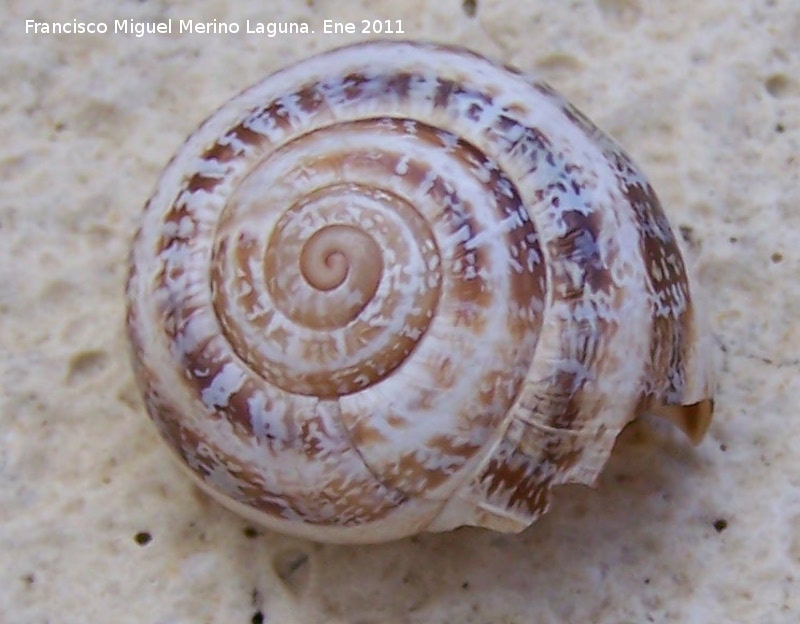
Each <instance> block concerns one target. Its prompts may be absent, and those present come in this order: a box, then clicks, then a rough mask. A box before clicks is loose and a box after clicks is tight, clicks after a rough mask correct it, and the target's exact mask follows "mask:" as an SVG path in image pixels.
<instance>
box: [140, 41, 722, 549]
mask: <svg viewBox="0 0 800 624" xmlns="http://www.w3.org/2000/svg"><path fill="white" fill-rule="evenodd" d="M128 301H129V312H128V331H129V336H130V338H131V342H132V344H133V352H134V365H135V369H136V372H137V378H138V380H139V383H140V385H141V387H142V388H143V391H144V395H145V399H146V404H147V407H148V411H149V412H150V414H151V416H152V418H153V419H154V421H155V422H156V424H157V425H158V426H159V429H160V431H161V433H162V435H163V436H164V437H165V438H166V439H167V441H168V442H169V443H170V445H171V446H172V447H173V448H174V449H175V450H176V451H177V452H178V454H179V455H180V456H181V458H182V460H183V462H184V464H185V465H187V466H188V467H189V469H190V470H191V472H192V473H193V474H194V476H195V477H196V478H197V479H198V481H199V482H200V483H201V484H202V485H203V486H204V487H206V489H208V490H209V491H210V492H211V493H212V494H214V495H215V496H217V497H218V498H220V499H221V500H222V501H223V502H224V503H226V504H227V505H229V506H231V507H233V508H235V509H236V510H238V511H240V512H242V513H244V514H246V515H248V516H249V517H251V518H254V519H257V520H259V521H261V522H264V523H266V524H267V525H269V526H272V527H274V528H277V529H279V530H283V531H286V532H291V533H296V534H299V535H305V536H308V537H312V538H316V539H322V540H332V541H379V540H383V539H391V538H394V537H400V536H403V535H408V534H412V533H415V532H418V531H421V530H442V529H447V528H451V527H453V526H458V525H460V524H479V525H483V526H489V527H493V528H497V529H501V530H519V529H521V528H523V527H524V526H527V525H528V524H529V523H530V522H531V521H532V520H533V519H535V518H536V517H537V516H538V515H539V514H540V513H541V512H542V511H544V509H545V508H546V505H547V493H548V490H549V488H550V487H551V486H552V485H554V484H557V483H561V482H565V481H582V482H591V481H592V480H593V479H594V478H595V476H596V475H597V473H598V472H599V470H600V468H601V467H602V465H603V463H604V462H605V460H606V458H607V455H608V453H609V452H610V449H611V446H612V445H613V441H614V439H615V438H616V435H617V434H618V432H619V431H620V429H621V428H622V427H623V426H624V425H625V424H626V423H627V422H629V421H630V420H631V419H632V418H633V417H634V416H635V415H636V413H637V412H638V411H641V410H642V409H643V408H647V407H651V406H657V405H659V404H668V405H682V404H694V403H697V402H698V401H701V400H702V399H705V398H706V393H707V391H708V386H709V381H708V379H707V376H706V375H707V372H706V369H705V368H704V367H703V366H702V365H700V364H698V363H697V361H698V359H699V355H698V349H699V348H698V346H697V343H698V340H697V334H698V331H697V328H696V325H695V322H694V312H693V307H692V300H691V295H690V292H689V285H688V281H687V278H686V273H685V268H684V266H683V261H682V259H681V256H680V252H679V250H678V247H677V245H676V243H675V240H674V237H673V234H672V232H671V231H670V228H669V225H668V224H667V222H666V219H665V217H664V215H663V213H662V211H661V208H660V206H659V204H658V200H657V199H656V196H655V194H654V193H653V191H652V189H651V187H650V186H649V184H648V183H647V181H646V180H645V179H644V177H643V176H642V174H641V173H640V172H639V171H638V169H637V168H636V167H635V166H634V165H633V163H632V162H631V161H630V160H629V159H628V158H627V156H625V154H624V153H623V152H622V151H621V150H620V149H619V148H618V147H617V146H616V145H615V144H614V143H613V142H611V140H609V139H608V138H606V137H605V136H604V135H603V134H602V133H600V132H599V131H598V130H597V129H596V128H595V127H594V126H593V125H592V124H591V123H590V122H589V121H588V120H586V119H585V118H584V117H583V116H582V115H581V114H580V113H578V112H577V111H576V110H575V109H574V108H572V107H571V106H570V105H569V104H568V103H566V102H565V101H564V100H563V99H561V98H560V97H559V96H557V95H556V94H555V93H553V92H552V90H550V89H549V88H548V87H547V86H545V85H543V84H541V83H538V82H535V81H533V80H531V79H530V78H528V77H526V76H523V75H521V74H519V73H517V72H515V71H512V70H508V69H505V68H501V67H498V66H497V65H494V64H492V63H491V62H489V61H487V60H485V59H483V58H482V57H479V56H477V55H474V54H472V53H470V52H467V51H464V50H461V49H453V48H446V47H441V46H433V45H422V44H412V43H389V42H375V43H368V44H360V45H356V46H351V47H347V48H342V49H339V50H335V51H332V52H328V53H326V54H322V55H320V56H317V57H314V58H312V59H309V60H307V61H304V62H301V63H299V64H297V65H294V66H292V67H289V68H287V69H285V70H283V71H280V72H278V73H277V74H274V75H272V76H270V77H269V78H267V79H266V80H264V81H263V82H262V83H260V84H258V85H256V86H255V87H253V88H251V89H249V90H247V91H245V92H244V93H242V94H241V95H239V96H238V97H236V98H234V99H233V100H231V101H230V102H228V103H227V104H226V105H225V106H224V107H223V108H222V109H220V110H219V111H218V112H217V113H215V114H214V115H213V116H212V117H210V118H209V119H208V120H207V121H206V122H205V123H204V124H203V125H202V126H201V127H200V128H199V129H198V130H197V131H196V132H195V133H194V134H193V135H192V136H191V137H190V138H189V140H188V141H187V143H186V145H185V146H184V147H183V148H182V149H181V150H180V151H179V152H178V154H177V155H176V157H175V158H174V159H173V161H172V162H171V163H170V165H169V166H168V167H167V169H166V171H165V172H164V174H163V176H162V179H161V182H160V184H159V186H158V189H157V191H156V193H155V195H154V196H153V198H152V199H151V200H150V202H149V203H148V206H147V208H146V210H145V215H144V222H143V225H142V228H141V230H140V232H139V233H138V235H137V238H136V241H135V243H134V248H133V252H132V256H131V274H130V279H129V283H128ZM687 426H689V425H687ZM696 427H701V425H696Z"/></svg>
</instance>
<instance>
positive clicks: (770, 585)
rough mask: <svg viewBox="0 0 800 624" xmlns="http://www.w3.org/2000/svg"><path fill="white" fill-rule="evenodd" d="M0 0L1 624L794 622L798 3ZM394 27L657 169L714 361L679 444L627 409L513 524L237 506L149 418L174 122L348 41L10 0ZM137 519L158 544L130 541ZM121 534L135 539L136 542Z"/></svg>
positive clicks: (798, 567)
mask: <svg viewBox="0 0 800 624" xmlns="http://www.w3.org/2000/svg"><path fill="white" fill-rule="evenodd" d="M399 5H401V3H400V2H392V1H389V0H385V1H384V0H375V1H368V0H363V1H361V2H352V1H350V2H344V1H339V2H336V1H330V2H325V1H322V0H307V1H305V2H301V1H295V2H289V1H285V2H282V3H281V2H269V3H267V2H263V1H260V0H247V1H242V2H236V3H234V2H231V1H226V0H205V1H199V2H191V3H190V2H180V3H169V2H166V1H165V0H148V1H146V2H133V1H125V2H104V1H102V0H82V1H79V2H76V1H73V2H70V3H67V2H59V1H57V0H53V1H51V2H45V1H43V0H40V1H38V2H23V1H22V0H5V2H4V15H2V16H0V19H2V23H1V24H0V67H2V70H0V111H2V115H0V179H2V187H0V348H2V351H0V384H1V385H0V560H1V561H2V564H1V565H0V622H4V623H5V622H9V623H34V622H35V623H44V622H60V623H72V622H75V623H79V622H80V623H82V622H116V623H126V622H136V623H142V622H145V623H153V624H174V623H189V622H193V623H194V622H201V623H202V622H224V623H235V622H241V623H243V624H246V623H248V622H260V621H263V622H273V623H275V622H280V623H288V624H290V623H295V622H297V623H311V622H325V623H331V624H338V623H351V624H376V623H384V622H385V623H398V624H399V623H426V624H428V623H430V624H436V623H447V622H464V623H475V624H511V623H515V624H522V623H536V624H538V623H542V624H550V623H556V622H559V623H560V622H574V623H584V622H599V623H604V624H622V623H634V622H635V623H642V622H681V623H683V622H701V623H705V622H763V623H768V624H780V623H783V622H786V623H790V622H791V623H794V622H797V621H798V620H799V619H800V416H799V415H798V408H797V407H796V406H797V405H798V403H799V402H800V376H798V372H800V330H798V323H797V317H798V315H800V281H798V275H800V248H799V246H798V242H797V241H798V233H799V232H800V208H798V206H799V205H800V182H799V181H798V178H800V175H798V171H800V162H798V148H799V146H800V4H799V3H798V2H797V0H766V1H765V0H743V1H741V2H735V3H734V2H727V1H725V0H673V1H670V2H649V1H647V0H595V1H589V0H586V1H583V0H575V1H570V2H566V1H564V0H526V1H522V0H478V2H477V7H476V10H475V12H474V15H470V13H472V10H470V7H468V6H467V7H465V6H462V0H437V1H436V2H422V1H416V2H407V3H403V5H402V6H399ZM168 17H171V18H173V19H175V20H177V19H195V20H211V19H218V20H225V21H237V22H238V23H240V24H242V25H244V21H245V20H246V19H248V18H249V19H251V20H260V21H264V22H267V21H284V20H293V21H306V22H308V23H309V25H310V27H311V28H314V29H316V30H317V31H318V32H319V31H321V28H322V20H323V19H326V18H330V19H338V20H360V19H362V18H383V19H386V18H390V19H401V20H403V27H404V29H405V31H406V37H407V38H414V39H432V40H437V41H442V42H448V43H461V44H468V45H470V46H471V47H473V48H475V49H477V50H478V51H481V52H483V53H486V54H488V55H490V56H493V57H495V58H498V59H501V60H503V61H505V62H509V63H512V64H515V65H517V66H519V67H521V68H524V69H526V70H531V71H535V72H538V73H539V74H540V75H542V76H544V77H545V78H546V79H547V80H548V81H550V82H551V83H552V84H553V85H554V86H555V87H556V88H557V89H558V90H560V91H561V92H562V93H564V94H565V95H566V96H567V97H569V98H570V99H571V100H572V101H574V102H575V103H576V104H577V105H578V106H579V107H580V108H581V109H583V110H584V111H585V112H586V113H587V114H588V115H589V116H590V117H591V118H593V119H594V120H595V121H596V122H597V123H598V124H600V125H601V126H602V127H604V128H605V129H606V130H608V131H610V132H611V133H612V134H613V135H615V136H616V137H617V139H618V140H619V141H620V142H621V143H622V144H623V145H624V146H625V147H626V148H627V149H628V150H629V152H630V153H631V154H632V155H633V156H634V158H635V159H636V160H637V161H638V162H639V163H640V164H641V165H642V166H643V167H644V169H645V170H646V171H647V172H648V173H649V175H650V177H651V181H652V183H653V184H654V186H655V187H656V189H657V190H658V191H659V194H660V195H661V198H662V200H663V202H664V204H665V206H666V209H667V213H668V215H669V217H670V219H671V222H672V224H673V226H674V227H675V228H676V229H677V228H679V227H680V228H681V230H682V232H683V235H684V239H685V242H686V243H687V247H688V248H689V250H690V253H691V255H692V256H693V257H695V258H696V259H697V261H698V266H699V268H700V271H701V287H702V289H703V291H704V292H705V293H706V296H707V298H708V299H709V301H710V306H711V320H712V322H713V324H714V333H715V341H714V342H715V344H716V346H717V348H718V350H719V359H720V362H721V376H720V388H719V394H718V400H717V408H718V409H717V417H716V420H715V422H714V424H713V426H712V428H711V431H710V435H709V437H708V438H706V440H705V441H704V442H703V444H702V445H701V446H700V447H698V448H696V449H695V448H692V447H689V446H688V445H687V444H686V443H685V442H684V440H683V439H682V438H681V437H680V436H679V435H678V434H676V433H675V432H673V431H672V430H670V429H667V428H664V427H660V426H658V425H657V424H654V423H652V422H649V421H647V422H639V423H635V424H634V425H633V426H631V427H630V428H629V429H628V430H627V431H626V432H625V433H624V434H623V436H622V437H621V439H620V442H619V444H618V445H617V448H616V450H615V453H614V456H613V458H612V460H611V462H610V463H609V465H608V466H607V468H606V471H605V473H604V475H603V477H602V478H601V480H600V482H599V486H598V488H597V489H596V490H588V489H585V488H580V487H565V488H562V489H561V490H559V491H558V492H557V493H556V495H555V500H554V505H553V509H552V512H551V513H550V514H549V515H548V516H546V517H545V518H544V519H542V520H541V521H539V522H538V523H537V524H535V525H534V526H533V527H532V528H531V529H529V530H527V531H526V532H524V533H523V534H521V535H519V536H507V535H497V534H492V533H489V532H484V531H480V530H475V529H462V530H459V531H456V532H454V533H450V534H444V535H425V536H421V537H417V538H413V539H409V540H404V541H401V542H396V543H391V544H387V545H381V546H370V547H366V546H365V547H341V546H321V545H315V544H312V543H309V542H305V541H302V540H298V539H291V538H285V537H281V536H278V535H275V534H272V533H268V532H262V531H260V530H258V531H256V530H253V529H252V528H248V525H247V523H246V522H244V521H242V520H240V519H238V518H237V517H235V516H233V515H232V514H230V513H228V512H227V511H224V510H222V509H221V508H219V507H218V506H217V505H216V504H213V503H212V502H210V501H209V500H208V499H207V498H206V497H205V496H203V495H201V494H200V493H199V492H198V491H197V490H196V489H194V487H193V486H192V485H190V483H189V482H188V480H187V479H186V478H185V477H184V475H183V474H182V473H180V472H179V471H178V469H177V467H176V466H175V465H174V464H173V463H172V461H171V459H170V457H169V455H168V453H167V450H166V448H165V447H164V446H163V445H162V444H161V443H160V441H159V440H158V439H157V436H156V434H155V431H154V429H153V428H152V426H151V425H150V423H149V422H148V420H147V418H146V417H145V415H144V412H143V408H142V405H141V403H140V401H139V398H138V394H137V391H136V389H135V386H134V383H133V378H132V375H131V372H130V370H129V366H128V359H127V346H126V342H125V337H124V333H123V315H124V302H123V294H122V289H123V282H124V278H125V273H126V266H125V262H126V254H127V250H128V245H129V240H130V237H131V236H132V234H133V232H134V230H135V228H136V224H137V219H138V216H139V213H140V211H141V207H142V205H143V203H144V201H145V200H146V199H147V197H148V195H149V194H150V192H151V191H152V189H153V187H154V185H155V182H156V180H157V177H158V174H159V171H160V170H161V169H162V167H163V166H164V165H165V164H166V162H167V160H168V159H169V157H170V156H171V154H172V153H173V152H174V151H175V150H176V149H177V148H178V146H179V145H180V144H181V143H182V141H183V139H184V138H185V136H186V135H187V134H188V133H189V132H190V131H191V130H192V129H193V128H194V127H195V126H196V125H197V124H198V123H199V122H200V121H201V120H202V119H204V118H205V117H206V116H207V115H209V114H210V113H211V112H212V111H213V110H214V109H215V108H216V107H218V106H219V105H220V104H222V103H223V102H224V101H225V100H226V99H228V98H229V97H231V96H232V95H234V94H235V93H236V92H238V91H239V90H241V89H242V88H244V87H246V86H248V85H249V84H251V83H253V82H255V81H256V80H258V79H259V78H261V77H262V76H263V75H264V74H265V73H268V72H270V71H272V70H274V69H276V68H278V67H280V66H282V65H284V64H286V63H287V62H289V61H291V60H294V59H298V58H300V57H303V56H306V55H308V54H310V53H313V52H316V51H320V50H323V49H326V48H331V47H335V46H338V45H341V44H344V43H347V42H349V41H356V40H359V39H361V38H362V36H361V35H354V36H351V37H344V36H322V35H308V36H277V37H274V38H269V37H266V36H257V35H246V34H244V33H240V34H238V35H177V34H173V35H171V36H169V35H150V36H145V37H142V38H136V37H134V36H131V35H127V36H125V35H113V34H107V35H104V36H87V35H72V36H68V35H60V36H59V35H50V36H48V35H32V34H25V32H24V20H25V19H26V18H33V19H37V20H44V21H62V20H72V19H73V18H77V19H79V20H84V21H105V22H108V23H112V24H113V21H114V20H115V19H126V18H133V19H135V20H163V19H165V18H168ZM145 532H146V533H149V534H150V535H151V538H152V539H151V541H149V543H146V544H140V543H138V542H137V539H136V537H137V534H140V533H145ZM139 537H140V541H145V540H143V539H142V536H139Z"/></svg>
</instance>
